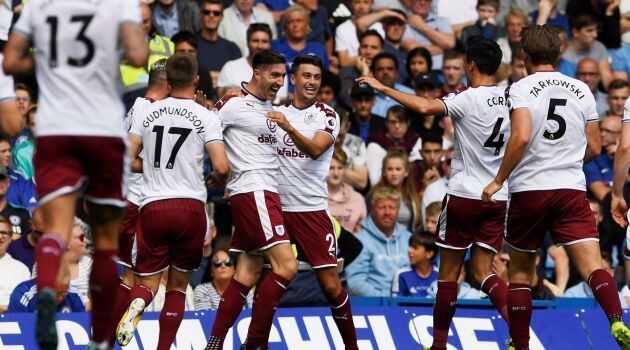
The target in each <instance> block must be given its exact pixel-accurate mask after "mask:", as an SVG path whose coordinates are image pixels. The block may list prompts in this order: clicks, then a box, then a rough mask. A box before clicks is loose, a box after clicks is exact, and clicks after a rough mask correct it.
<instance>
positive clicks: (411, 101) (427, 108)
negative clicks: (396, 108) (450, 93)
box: [357, 77, 446, 116]
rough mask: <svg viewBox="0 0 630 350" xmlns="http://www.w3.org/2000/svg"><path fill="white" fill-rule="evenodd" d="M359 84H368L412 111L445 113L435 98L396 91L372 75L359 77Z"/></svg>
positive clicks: (427, 113)
mask: <svg viewBox="0 0 630 350" xmlns="http://www.w3.org/2000/svg"><path fill="white" fill-rule="evenodd" d="M357 82H358V83H359V84H368V85H369V86H371V87H372V89H374V90H376V91H378V92H380V93H382V94H383V95H385V96H389V97H391V98H392V99H394V100H396V102H398V103H400V104H401V105H403V106H405V107H407V108H409V109H411V110H412V111H414V112H416V113H418V114H420V115H422V116H427V115H444V114H445V113H446V107H444V104H443V103H442V102H440V101H438V100H435V99H428V98H424V97H420V96H416V95H413V94H408V93H406V92H402V91H398V90H396V89H393V88H390V87H388V86H385V85H383V84H382V83H381V82H379V81H378V80H376V79H374V78H372V77H360V78H358V79H357Z"/></svg>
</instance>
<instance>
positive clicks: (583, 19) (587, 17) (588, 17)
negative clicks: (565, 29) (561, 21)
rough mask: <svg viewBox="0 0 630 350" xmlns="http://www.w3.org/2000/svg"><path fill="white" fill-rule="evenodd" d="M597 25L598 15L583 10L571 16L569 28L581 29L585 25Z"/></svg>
mask: <svg viewBox="0 0 630 350" xmlns="http://www.w3.org/2000/svg"><path fill="white" fill-rule="evenodd" d="M593 25H595V26H596V25H597V17H595V16H594V15H592V14H590V13H586V12H581V13H576V14H573V15H572V16H570V17H569V28H571V29H572V30H573V29H575V30H580V29H582V28H584V27H588V26H593Z"/></svg>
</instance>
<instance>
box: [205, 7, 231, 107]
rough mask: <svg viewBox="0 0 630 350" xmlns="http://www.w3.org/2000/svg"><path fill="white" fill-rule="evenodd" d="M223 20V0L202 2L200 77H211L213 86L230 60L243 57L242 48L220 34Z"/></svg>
mask: <svg viewBox="0 0 630 350" xmlns="http://www.w3.org/2000/svg"><path fill="white" fill-rule="evenodd" d="M222 20H223V5H222V3H221V0H205V1H204V2H203V3H202V4H201V31H200V32H199V54H198V55H197V62H198V63H199V77H200V80H201V79H203V78H201V76H205V77H206V78H207V77H210V78H211V79H212V86H213V87H215V86H217V79H218V78H219V71H221V68H223V66H224V65H225V63H227V62H228V61H232V60H235V59H237V58H239V57H241V49H239V47H238V46H237V45H236V44H234V43H233V42H231V41H229V40H226V39H224V38H223V37H221V36H219V25H220V24H221V21H222ZM208 96H210V95H208Z"/></svg>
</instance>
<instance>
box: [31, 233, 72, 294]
mask: <svg viewBox="0 0 630 350" xmlns="http://www.w3.org/2000/svg"><path fill="white" fill-rule="evenodd" d="M65 249H66V242H65V241H64V240H63V238H61V236H59V235H57V234H54V233H47V234H45V235H43V236H42V238H40V239H39V243H37V248H36V250H35V262H36V263H37V278H36V280H37V290H42V289H44V288H50V289H54V288H55V284H56V282H57V273H58V272H59V265H61V256H62V255H63V251H64V250H65Z"/></svg>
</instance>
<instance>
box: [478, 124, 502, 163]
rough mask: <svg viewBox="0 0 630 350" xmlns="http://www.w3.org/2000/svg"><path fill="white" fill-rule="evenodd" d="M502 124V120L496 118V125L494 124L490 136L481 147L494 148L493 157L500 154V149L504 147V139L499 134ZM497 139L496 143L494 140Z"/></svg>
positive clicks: (500, 133)
mask: <svg viewBox="0 0 630 350" xmlns="http://www.w3.org/2000/svg"><path fill="white" fill-rule="evenodd" d="M502 124H503V118H498V119H497V122H496V124H494V128H493V129H492V134H491V135H490V137H488V139H487V140H486V142H485V143H484V144H483V147H488V148H494V155H495V156H498V155H499V154H500V153H501V148H503V146H504V145H505V137H504V135H503V133H502V132H501V125H502ZM497 136H498V137H499V138H498V139H497V140H496V141H494V139H495V138H497Z"/></svg>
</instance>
